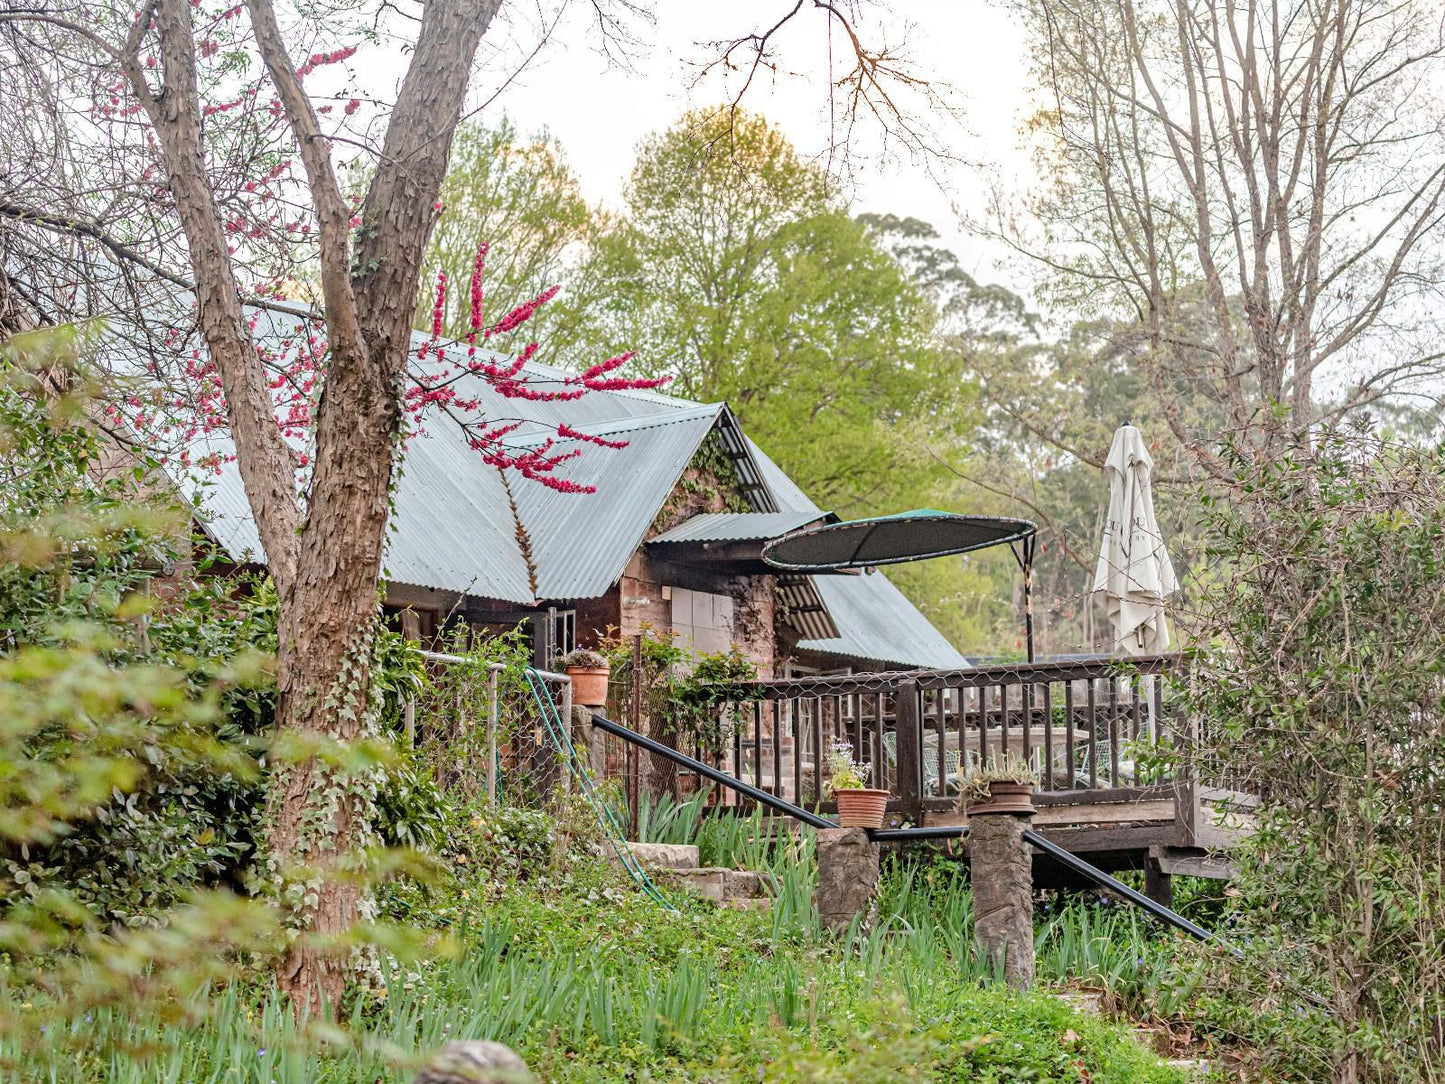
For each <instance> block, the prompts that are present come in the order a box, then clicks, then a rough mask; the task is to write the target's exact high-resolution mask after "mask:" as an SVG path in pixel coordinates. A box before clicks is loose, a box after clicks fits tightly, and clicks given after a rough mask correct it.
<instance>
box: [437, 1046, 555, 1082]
mask: <svg viewBox="0 0 1445 1084" xmlns="http://www.w3.org/2000/svg"><path fill="white" fill-rule="evenodd" d="M532 1079H533V1077H532V1074H531V1073H529V1072H528V1071H527V1063H526V1062H524V1061H523V1060H522V1059H521V1058H520V1057H518V1056H517V1053H516V1052H515V1051H514V1050H512V1049H511V1048H510V1047H508V1046H504V1045H502V1044H501V1043H494V1042H491V1041H490V1040H487V1039H471V1040H466V1041H463V1042H453V1043H447V1045H446V1046H444V1047H442V1048H441V1049H440V1050H438V1051H437V1053H436V1056H435V1057H433V1058H432V1060H431V1061H429V1062H427V1064H426V1067H425V1068H424V1069H422V1071H421V1072H420V1073H418V1074H417V1077H416V1084H531V1081H532Z"/></svg>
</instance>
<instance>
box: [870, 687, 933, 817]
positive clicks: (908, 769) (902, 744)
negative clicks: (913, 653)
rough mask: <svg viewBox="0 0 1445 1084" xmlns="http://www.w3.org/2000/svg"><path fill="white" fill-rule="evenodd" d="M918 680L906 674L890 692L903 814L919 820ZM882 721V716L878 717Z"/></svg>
mask: <svg viewBox="0 0 1445 1084" xmlns="http://www.w3.org/2000/svg"><path fill="white" fill-rule="evenodd" d="M919 700H920V697H919V691H918V682H917V680H916V679H914V678H906V679H904V680H903V681H900V682H899V683H898V689H897V691H896V692H894V694H893V716H894V720H895V722H894V725H895V726H896V728H897V735H898V799H899V804H900V806H901V812H902V813H903V815H904V816H905V817H907V818H909V819H910V820H912V821H914V822H915V823H921V818H922V815H923V749H922V743H923V718H922V714H921V712H920V707H921V705H920V703H919ZM880 725H881V720H880Z"/></svg>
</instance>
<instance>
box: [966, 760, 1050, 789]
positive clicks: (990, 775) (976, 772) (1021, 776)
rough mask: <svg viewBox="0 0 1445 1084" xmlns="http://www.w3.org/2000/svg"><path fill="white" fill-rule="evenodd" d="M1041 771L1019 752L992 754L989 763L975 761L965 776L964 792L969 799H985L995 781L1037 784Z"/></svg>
mask: <svg viewBox="0 0 1445 1084" xmlns="http://www.w3.org/2000/svg"><path fill="white" fill-rule="evenodd" d="M1038 782H1039V773H1038V772H1036V771H1035V770H1034V767H1033V765H1032V764H1030V763H1029V762H1028V761H1027V760H1025V759H1024V758H1023V757H1022V756H1020V755H1019V754H1017V753H1006V754H1004V756H1002V757H999V756H997V755H995V754H990V755H989V758H988V763H987V764H979V763H977V762H973V763H971V764H970V765H969V768H968V771H967V772H966V774H965V775H964V778H963V792H964V795H965V797H967V798H969V799H978V800H984V799H986V798H988V796H989V788H990V786H991V785H992V784H994V783H1027V784H1029V785H1030V786H1037V785H1038Z"/></svg>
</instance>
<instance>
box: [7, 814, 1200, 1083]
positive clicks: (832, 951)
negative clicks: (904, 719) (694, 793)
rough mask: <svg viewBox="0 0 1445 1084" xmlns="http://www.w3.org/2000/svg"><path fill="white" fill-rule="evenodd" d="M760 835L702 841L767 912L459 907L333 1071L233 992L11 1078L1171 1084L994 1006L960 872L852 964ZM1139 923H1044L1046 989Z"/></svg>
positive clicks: (936, 874)
mask: <svg viewBox="0 0 1445 1084" xmlns="http://www.w3.org/2000/svg"><path fill="white" fill-rule="evenodd" d="M660 823H661V822H653V824H654V828H656V827H657V825H658V824H660ZM760 828H761V821H760V818H752V819H751V820H749V819H743V820H742V821H740V822H738V823H736V824H731V825H724V824H722V823H718V824H716V825H715V826H714V825H713V823H712V822H711V821H709V822H706V823H705V825H704V827H703V828H702V830H701V832H700V833H699V835H700V836H702V837H703V838H707V839H708V843H707V845H708V846H709V847H711V848H714V851H713V856H714V857H715V858H716V859H717V860H718V861H719V864H724V865H733V864H750V865H752V866H753V867H754V868H762V869H766V870H768V871H770V872H772V873H773V875H774V876H775V877H777V878H778V880H779V883H780V885H781V886H782V887H781V895H780V900H779V903H778V906H777V907H776V908H775V909H774V911H773V912H772V913H771V914H769V913H766V912H752V911H733V910H727V909H721V910H720V909H716V908H714V907H712V906H711V905H709V904H704V903H701V902H699V901H695V900H692V899H690V898H687V897H680V898H678V899H677V902H678V904H679V909H678V911H677V912H676V913H672V912H668V911H665V910H664V909H662V908H660V907H658V906H657V905H656V904H654V903H652V902H651V901H649V900H648V899H647V898H646V897H645V896H643V895H642V894H641V893H640V892H637V891H635V890H632V889H631V888H630V887H629V886H628V885H627V884H626V883H625V882H624V881H622V880H620V879H619V878H618V876H617V874H616V872H615V871H614V870H612V869H611V868H610V867H607V866H605V865H604V864H600V863H588V862H582V863H578V864H577V865H576V867H575V869H574V871H573V875H572V877H571V878H570V880H569V882H568V884H567V885H566V887H565V888H560V889H559V888H556V887H549V888H546V889H542V890H539V889H538V888H537V886H535V885H528V884H525V883H516V882H512V883H508V884H507V885H506V886H505V887H504V888H502V889H501V890H500V892H498V893H494V894H491V895H490V896H489V897H488V898H487V899H486V900H485V902H482V903H477V904H475V905H469V906H467V907H464V908H463V909H462V915H461V917H460V919H459V920H456V921H454V922H453V924H452V932H453V934H454V936H455V940H456V942H457V943H458V945H459V946H460V950H459V952H458V953H457V954H456V955H455V956H453V957H452V958H449V959H442V960H434V961H431V962H428V963H426V964H424V965H419V966H413V967H411V968H410V969H403V968H399V967H384V968H383V969H382V981H381V983H380V984H379V985H378V986H377V987H376V988H375V989H374V990H371V991H366V992H361V993H358V994H357V995H356V996H355V998H354V999H353V1000H352V1001H351V1003H350V1004H349V1005H348V1007H347V1013H346V1024H347V1032H348V1034H349V1036H350V1038H349V1039H348V1041H347V1042H346V1043H344V1044H335V1043H333V1044H332V1046H331V1047H330V1048H329V1052H328V1049H327V1048H326V1047H324V1046H322V1047H319V1048H318V1045H317V1043H316V1041H315V1036H307V1035H304V1034H303V1033H302V1032H301V1030H300V1029H298V1027H297V1026H296V1024H295V1023H294V1022H292V1020H291V1019H290V1017H289V1015H288V1013H287V1012H285V1011H284V1010H283V1008H282V1005H281V1003H280V1001H279V999H278V998H277V997H276V996H275V995H274V993H272V992H271V991H269V990H267V989H256V988H248V987H246V986H244V985H241V984H239V983H238V984H236V985H234V986H231V987H228V988H226V989H223V990H218V991H215V992H214V994H213V995H212V996H210V997H209V998H208V999H206V1000H205V1003H204V1005H200V1006H197V1007H198V1008H203V1009H204V1010H205V1019H204V1020H202V1021H200V1022H197V1023H192V1024H181V1023H166V1022H161V1021H154V1020H134V1019H127V1018H125V1017H124V1016H123V1015H120V1014H116V1013H98V1014H95V1015H94V1016H93V1017H92V1018H90V1019H88V1020H86V1021H82V1022H78V1023H76V1024H75V1025H73V1026H74V1027H75V1028H77V1029H82V1030H83V1031H84V1033H85V1035H84V1037H85V1038H86V1040H87V1042H86V1044H85V1045H86V1047H87V1048H88V1049H105V1048H107V1047H111V1048H113V1049H112V1050H111V1052H110V1053H109V1054H108V1055H106V1056H104V1057H101V1056H96V1055H82V1056H76V1055H68V1054H62V1053H59V1052H58V1051H59V1050H60V1049H61V1045H62V1044H59V1043H57V1044H56V1048H55V1049H54V1050H52V1051H51V1052H49V1053H45V1054H36V1055H30V1056H27V1058H26V1059H25V1060H24V1061H23V1062H17V1063H14V1064H12V1065H11V1066H10V1067H9V1068H8V1069H4V1068H3V1067H0V1076H4V1078H5V1079H23V1080H27V1081H29V1080H34V1081H49V1082H61V1081H64V1082H71V1081H76V1082H85V1084H89V1082H96V1084H99V1082H101V1081H105V1082H106V1084H272V1082H273V1081H274V1082H275V1084H322V1082H326V1084H363V1082H365V1084H372V1082H378V1081H380V1082H387V1084H391V1082H397V1084H400V1082H402V1081H407V1080H410V1078H411V1073H412V1071H413V1070H414V1068H415V1066H416V1064H417V1063H418V1060H419V1059H421V1058H424V1057H425V1055H426V1053H427V1052H429V1051H431V1050H433V1049H435V1048H436V1047H438V1046H440V1045H441V1044H442V1043H444V1042H446V1041H447V1040H449V1039H452V1038H461V1037H465V1038H486V1039H496V1040H499V1041H501V1042H504V1043H507V1044H508V1045H509V1046H512V1047H514V1048H515V1049H517V1050H518V1051H519V1052H520V1053H522V1055H523V1056H524V1057H525V1058H526V1059H527V1061H528V1064H529V1065H531V1066H533V1067H534V1069H535V1070H536V1071H537V1073H538V1075H539V1076H540V1077H541V1078H542V1079H543V1080H547V1081H566V1082H589V1084H590V1082H601V1081H620V1080H635V1081H644V1080H655V1081H697V1082H705V1081H706V1082H717V1084H725V1082H740V1081H754V1082H755V1081H759V1080H768V1081H855V1082H866V1081H875V1080H876V1081H885V1080H886V1081H889V1082H890V1084H891V1082H894V1081H896V1080H897V1079H898V1078H900V1077H902V1078H905V1079H919V1080H932V1081H944V1082H951V1081H978V1082H982V1084H987V1082H991V1081H994V1082H1001V1081H1024V1080H1028V1081H1037V1082H1070V1084H1074V1082H1081V1081H1092V1082H1095V1084H1109V1082H1120V1084H1122V1082H1139V1084H1152V1082H1159V1084H1162V1082H1166V1081H1177V1080H1180V1079H1181V1078H1180V1077H1179V1076H1178V1075H1177V1074H1175V1073H1174V1071H1172V1070H1170V1069H1168V1068H1166V1067H1164V1066H1162V1065H1161V1064H1159V1062H1158V1059H1157V1058H1156V1057H1154V1056H1153V1055H1152V1054H1150V1053H1147V1052H1146V1051H1145V1050H1144V1049H1143V1048H1142V1047H1141V1046H1140V1045H1139V1044H1138V1043H1137V1042H1136V1041H1135V1040H1134V1039H1133V1038H1132V1037H1130V1036H1129V1035H1127V1034H1125V1033H1124V1032H1123V1031H1121V1030H1120V1029H1119V1028H1117V1027H1115V1026H1112V1025H1110V1024H1108V1023H1106V1022H1103V1021H1100V1020H1097V1019H1091V1018H1084V1017H1081V1016H1079V1015H1077V1014H1076V1013H1075V1012H1073V1011H1072V1010H1071V1009H1070V1008H1069V1007H1067V1006H1066V1005H1064V1004H1062V1003H1061V1002H1060V1001H1059V1000H1058V999H1056V998H1054V997H1051V996H1049V995H1048V994H1047V993H1045V992H1040V993H1030V994H1015V993H1011V992H1008V991H1006V990H1004V989H1003V988H1001V987H999V986H996V985H991V984H990V981H989V980H990V978H991V976H990V975H989V973H988V969H987V967H986V966H985V965H983V964H982V963H981V962H980V961H979V960H978V959H977V958H976V957H975V956H974V954H973V952H972V946H971V938H972V914H971V901H970V896H969V893H968V891H967V888H966V879H965V878H964V877H963V876H962V874H961V873H960V871H959V870H958V868H957V867H956V866H951V865H946V864H941V863H940V864H914V865H896V866H890V868H889V869H888V870H887V871H886V872H885V876H884V879H883V883H882V888H881V893H880V899H879V912H878V920H877V922H876V923H875V924H874V925H873V927H872V929H870V930H868V931H867V932H859V931H857V930H855V931H854V933H853V935H852V936H851V937H849V938H846V939H844V940H843V941H842V942H838V941H834V940H831V939H828V938H826V937H825V936H824V935H823V934H822V933H821V931H820V930H819V927H818V925H817V923H816V920H815V917H814V915H813V912H812V909H811V902H810V892H811V886H812V879H813V873H812V868H813V867H812V837H811V834H805V835H802V836H798V837H793V838H790V839H788V840H786V841H783V842H781V843H779V844H778V845H773V844H772V843H771V842H770V841H768V840H766V839H764V838H763V836H762V834H761V832H760V831H758V829H760ZM709 832H710V833H712V834H711V836H710V837H708V836H707V835H706V834H707V833H709ZM458 890H460V889H458ZM413 913H414V908H413ZM1131 921H1132V920H1131V919H1129V918H1128V917H1127V916H1123V915H1119V916H1113V915H1109V916H1103V917H1100V916H1098V915H1097V914H1092V913H1089V912H1086V911H1084V910H1082V909H1070V910H1066V911H1065V912H1064V913H1063V914H1061V915H1059V916H1055V917H1054V918H1052V919H1050V920H1048V921H1046V922H1045V923H1044V924H1043V925H1042V927H1041V928H1040V932H1039V944H1040V957H1039V972H1040V975H1041V977H1043V978H1046V979H1054V980H1066V979H1077V980H1080V981H1098V980H1101V979H1109V978H1110V977H1112V976H1116V975H1117V974H1118V973H1119V972H1120V971H1122V970H1124V969H1125V968H1124V965H1125V961H1126V959H1127V958H1133V957H1131V956H1129V954H1130V953H1135V954H1140V953H1141V950H1147V949H1148V948H1149V945H1148V938H1147V935H1146V933H1145V931H1143V929H1142V928H1141V927H1139V926H1137V925H1130V922H1131ZM34 1011H43V1006H42V1005H40V1004H38V1003H37V1005H36V1007H35V1010H34ZM4 1053H5V1052H0V1056H3V1054H4ZM8 1053H9V1054H10V1055H11V1056H12V1057H13V1056H15V1052H13V1051H11V1052H8ZM12 1074H13V1075H12Z"/></svg>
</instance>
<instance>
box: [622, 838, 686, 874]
mask: <svg viewBox="0 0 1445 1084" xmlns="http://www.w3.org/2000/svg"><path fill="white" fill-rule="evenodd" d="M627 849H628V850H630V851H631V852H632V856H633V857H634V858H636V859H637V861H638V862H640V863H641V864H642V866H643V868H644V869H658V870H661V869H696V868H697V863H698V855H697V847H696V846H694V845H693V844H691V843H628V844H627Z"/></svg>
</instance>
